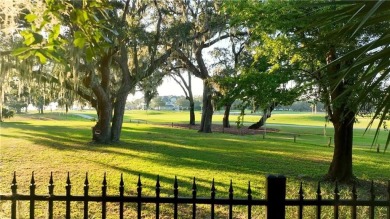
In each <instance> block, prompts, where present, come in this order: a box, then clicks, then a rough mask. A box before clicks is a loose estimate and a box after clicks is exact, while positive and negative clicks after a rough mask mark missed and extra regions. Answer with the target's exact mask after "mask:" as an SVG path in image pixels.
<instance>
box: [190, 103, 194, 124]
mask: <svg viewBox="0 0 390 219" xmlns="http://www.w3.org/2000/svg"><path fill="white" fill-rule="evenodd" d="M190 125H195V103H194V99H190Z"/></svg>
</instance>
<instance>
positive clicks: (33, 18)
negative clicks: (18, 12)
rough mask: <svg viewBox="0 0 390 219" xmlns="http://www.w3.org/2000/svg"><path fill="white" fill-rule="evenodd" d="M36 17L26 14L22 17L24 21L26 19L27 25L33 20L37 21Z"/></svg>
mask: <svg viewBox="0 0 390 219" xmlns="http://www.w3.org/2000/svg"><path fill="white" fill-rule="evenodd" d="M37 17H38V16H37V15H35V14H28V15H26V16H25V17H24V19H26V21H27V22H29V23H32V22H33V21H35V19H37Z"/></svg>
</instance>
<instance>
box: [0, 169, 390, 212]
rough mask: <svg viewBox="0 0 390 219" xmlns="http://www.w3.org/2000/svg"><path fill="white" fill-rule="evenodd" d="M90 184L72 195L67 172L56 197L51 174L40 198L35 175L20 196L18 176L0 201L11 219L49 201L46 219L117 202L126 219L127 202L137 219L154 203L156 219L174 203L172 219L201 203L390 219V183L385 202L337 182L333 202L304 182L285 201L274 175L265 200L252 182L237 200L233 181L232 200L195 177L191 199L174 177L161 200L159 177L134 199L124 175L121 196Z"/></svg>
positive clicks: (104, 185) (283, 185) (281, 179)
mask: <svg viewBox="0 0 390 219" xmlns="http://www.w3.org/2000/svg"><path fill="white" fill-rule="evenodd" d="M89 186H90V185H89V182H88V175H86V178H85V181H84V194H83V195H72V194H71V189H72V185H71V181H70V177H69V173H68V177H67V180H66V186H65V188H66V194H65V195H57V194H54V182H53V175H52V174H51V176H50V180H49V185H48V194H45V195H37V194H36V193H35V190H36V184H35V180H34V174H33V175H32V177H31V182H30V188H29V189H30V194H19V193H18V186H17V181H16V174H14V177H13V180H12V184H11V194H0V201H2V202H4V201H10V202H11V211H10V213H11V215H10V216H9V217H10V218H12V219H14V218H17V202H19V201H29V202H30V206H29V210H30V212H29V215H30V218H35V208H36V206H35V202H36V201H43V202H47V206H48V207H47V218H49V219H52V218H53V204H54V202H65V218H71V217H72V216H71V202H82V203H83V205H84V207H83V211H84V212H83V215H84V218H89V208H88V207H89V203H91V202H98V203H101V218H103V219H104V218H106V217H107V203H117V204H118V206H119V218H124V210H125V209H124V204H125V203H135V204H136V205H137V209H136V212H137V217H138V218H141V215H142V210H143V208H142V205H143V204H147V203H151V204H155V217H156V218H160V205H161V204H171V205H172V208H173V216H172V217H173V218H178V213H179V210H178V205H180V204H189V205H192V216H190V217H192V218H197V206H198V205H200V204H206V205H209V206H210V218H214V217H215V206H216V205H223V206H228V218H235V216H234V215H233V206H236V205H241V206H245V207H246V208H247V218H252V217H256V215H253V214H252V207H253V206H263V207H266V218H267V219H282V218H286V206H294V207H298V218H300V219H301V218H303V210H304V207H307V206H314V207H315V208H316V213H315V215H316V216H315V217H316V218H318V219H319V218H323V217H322V216H321V215H322V207H324V206H331V207H333V215H334V218H339V215H340V207H341V206H347V207H350V211H351V218H352V219H356V218H357V207H358V206H365V207H368V208H369V212H368V215H365V216H363V217H364V218H370V219H374V218H375V208H376V207H384V208H386V214H387V216H386V218H387V219H390V181H389V182H388V186H387V194H386V195H385V196H387V198H385V199H383V200H377V199H376V197H375V194H374V184H373V183H372V184H371V189H370V194H369V196H370V198H369V199H368V200H361V199H358V196H357V192H356V187H355V186H353V187H352V190H351V198H350V199H340V194H339V188H338V185H337V183H336V185H335V189H334V198H333V199H323V197H322V192H321V186H320V183H318V188H317V191H316V198H315V199H305V198H304V192H303V187H302V183H301V186H300V189H299V192H298V194H299V198H298V199H286V177H284V176H275V175H270V176H268V177H267V180H266V198H265V199H254V198H253V197H252V190H251V186H250V183H248V189H247V197H246V198H235V197H234V193H233V192H234V191H233V186H232V182H230V188H229V197H227V198H216V190H215V186H214V180H213V182H212V184H211V190H210V197H198V196H197V186H196V180H195V178H194V180H193V183H192V196H189V197H181V196H179V186H178V181H177V178H176V177H175V181H174V185H173V197H162V196H160V180H159V177H157V182H156V187H155V196H144V195H142V183H141V177H140V176H139V178H138V183H137V194H136V195H134V196H131V195H129V196H128V195H125V192H124V190H125V189H124V182H123V177H122V176H121V179H120V183H119V188H118V190H119V194H118V195H108V194H107V181H106V175H104V177H103V182H102V188H101V195H99V196H96V195H90V194H89Z"/></svg>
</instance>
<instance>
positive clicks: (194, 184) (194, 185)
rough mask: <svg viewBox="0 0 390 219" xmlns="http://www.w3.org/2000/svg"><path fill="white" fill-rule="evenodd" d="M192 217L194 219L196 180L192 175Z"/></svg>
mask: <svg viewBox="0 0 390 219" xmlns="http://www.w3.org/2000/svg"><path fill="white" fill-rule="evenodd" d="M192 200H193V203H192V218H193V219H196V182H195V177H194V182H193V183H192Z"/></svg>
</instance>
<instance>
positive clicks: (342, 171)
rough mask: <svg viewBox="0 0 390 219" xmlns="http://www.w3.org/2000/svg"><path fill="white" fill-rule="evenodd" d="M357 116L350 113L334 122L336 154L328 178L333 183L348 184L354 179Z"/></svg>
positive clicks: (334, 153)
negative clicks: (353, 153) (355, 122)
mask: <svg viewBox="0 0 390 219" xmlns="http://www.w3.org/2000/svg"><path fill="white" fill-rule="evenodd" d="M354 119H355V115H354V114H353V113H350V115H348V116H347V117H346V118H344V119H337V121H333V120H332V123H333V126H334V152H333V159H332V163H331V164H330V167H329V170H328V174H327V178H328V179H330V180H332V181H336V180H337V181H340V182H348V181H350V180H351V179H352V178H353V171H352V147H353V124H354Z"/></svg>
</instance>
